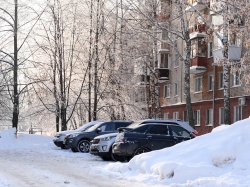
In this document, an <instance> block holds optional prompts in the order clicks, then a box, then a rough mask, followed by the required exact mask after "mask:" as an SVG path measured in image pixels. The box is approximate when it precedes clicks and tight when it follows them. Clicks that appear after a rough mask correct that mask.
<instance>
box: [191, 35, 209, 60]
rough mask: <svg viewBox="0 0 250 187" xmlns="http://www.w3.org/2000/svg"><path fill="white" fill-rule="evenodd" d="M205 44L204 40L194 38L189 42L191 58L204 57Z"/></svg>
mask: <svg viewBox="0 0 250 187" xmlns="http://www.w3.org/2000/svg"><path fill="white" fill-rule="evenodd" d="M206 55H207V54H206V42H205V39H204V38H195V39H192V40H191V58H195V57H196V56H202V57H206Z"/></svg>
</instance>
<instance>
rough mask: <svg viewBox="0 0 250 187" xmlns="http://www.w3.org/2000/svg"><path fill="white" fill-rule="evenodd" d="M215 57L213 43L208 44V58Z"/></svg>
mask: <svg viewBox="0 0 250 187" xmlns="http://www.w3.org/2000/svg"><path fill="white" fill-rule="evenodd" d="M211 57H213V42H209V43H208V58H211Z"/></svg>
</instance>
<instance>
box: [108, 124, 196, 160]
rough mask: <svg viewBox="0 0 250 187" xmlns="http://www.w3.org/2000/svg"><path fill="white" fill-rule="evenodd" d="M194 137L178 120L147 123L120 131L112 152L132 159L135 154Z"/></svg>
mask: <svg viewBox="0 0 250 187" xmlns="http://www.w3.org/2000/svg"><path fill="white" fill-rule="evenodd" d="M194 137H195V135H194V134H193V133H191V132H190V131H188V130H186V129H185V128H183V127H182V126H180V125H179V124H178V122H177V121H176V122H174V121H172V122H168V123H154V122H151V123H145V124H142V125H140V126H137V127H135V128H133V129H130V130H129V129H123V130H122V131H120V132H119V133H118V135H117V137H116V140H115V143H114V144H113V146H112V152H113V154H115V155H119V156H123V157H125V158H128V159H130V158H132V157H133V156H135V155H138V154H141V153H144V152H149V151H153V150H158V149H162V148H166V147H170V146H173V145H175V144H177V143H180V142H182V141H186V140H190V139H192V138H194Z"/></svg>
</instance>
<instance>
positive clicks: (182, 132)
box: [169, 125, 191, 137]
mask: <svg viewBox="0 0 250 187" xmlns="http://www.w3.org/2000/svg"><path fill="white" fill-rule="evenodd" d="M169 127H170V128H171V130H172V133H173V136H182V137H191V135H190V133H189V132H188V131H187V130H186V129H184V128H182V127H180V126H175V125H169Z"/></svg>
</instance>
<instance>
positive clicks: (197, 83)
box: [194, 77, 202, 92]
mask: <svg viewBox="0 0 250 187" xmlns="http://www.w3.org/2000/svg"><path fill="white" fill-rule="evenodd" d="M201 89H202V78H201V77H198V78H195V85H194V91H195V92H201Z"/></svg>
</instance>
